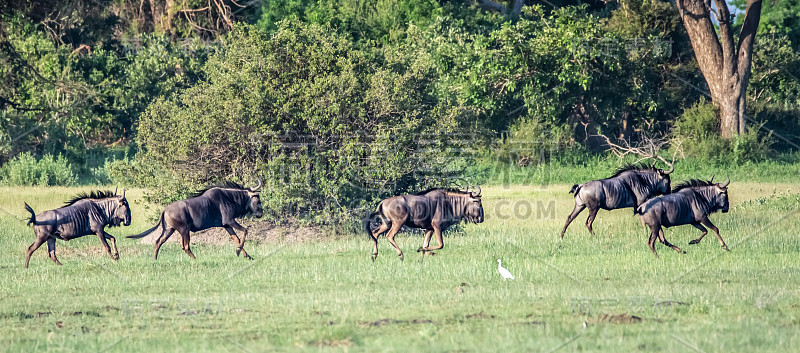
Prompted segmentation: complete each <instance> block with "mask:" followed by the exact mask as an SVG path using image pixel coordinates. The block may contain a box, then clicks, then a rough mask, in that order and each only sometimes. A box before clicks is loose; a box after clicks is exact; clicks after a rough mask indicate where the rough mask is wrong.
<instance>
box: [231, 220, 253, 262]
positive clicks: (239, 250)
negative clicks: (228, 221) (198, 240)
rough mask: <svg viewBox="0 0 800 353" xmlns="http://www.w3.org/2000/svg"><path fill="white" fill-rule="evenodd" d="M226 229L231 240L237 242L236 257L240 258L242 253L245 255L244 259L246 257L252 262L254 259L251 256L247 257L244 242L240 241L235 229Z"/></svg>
mask: <svg viewBox="0 0 800 353" xmlns="http://www.w3.org/2000/svg"><path fill="white" fill-rule="evenodd" d="M224 228H225V230H226V231H228V234H230V235H231V239H233V241H235V242H236V256H239V254H240V253H241V254H243V255H242V257H244V258H245V259H250V260H252V259H253V258H252V257H250V255H247V251H244V240H239V237H237V236H236V233H235V232H234V231H233V227H232V226H225V227H224ZM245 234H247V233H245ZM242 238H244V236H242Z"/></svg>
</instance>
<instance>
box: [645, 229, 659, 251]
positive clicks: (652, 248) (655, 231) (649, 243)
mask: <svg viewBox="0 0 800 353" xmlns="http://www.w3.org/2000/svg"><path fill="white" fill-rule="evenodd" d="M660 230H661V226H660V225H653V226H650V239H649V240H648V241H647V246H649V247H650V251H652V252H653V255H655V256H656V258H658V254H657V253H656V247H655V245H656V239H658V233H659V231H660Z"/></svg>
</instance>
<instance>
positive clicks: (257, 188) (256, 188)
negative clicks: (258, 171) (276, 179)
mask: <svg viewBox="0 0 800 353" xmlns="http://www.w3.org/2000/svg"><path fill="white" fill-rule="evenodd" d="M259 189H261V178H259V179H258V186H256V187H254V188H252V189H250V191H253V192H255V191H258V190H259Z"/></svg>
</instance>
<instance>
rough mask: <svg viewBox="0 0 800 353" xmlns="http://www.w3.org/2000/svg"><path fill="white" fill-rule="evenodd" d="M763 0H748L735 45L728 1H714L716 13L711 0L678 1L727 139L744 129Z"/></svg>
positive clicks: (682, 17)
mask: <svg viewBox="0 0 800 353" xmlns="http://www.w3.org/2000/svg"><path fill="white" fill-rule="evenodd" d="M761 1H762V0H747V12H746V14H745V20H744V23H743V24H742V29H741V31H740V33H739V41H738V45H734V38H733V30H732V21H733V18H732V17H731V14H730V11H729V10H728V4H727V3H726V2H725V0H714V3H715V4H716V6H717V12H713V10H712V9H711V2H710V0H676V1H675V4H676V5H677V7H678V12H679V13H680V16H681V19H682V20H683V25H684V27H686V32H687V33H688V34H689V40H690V41H691V42H692V48H693V49H694V55H695V57H696V58H697V64H698V65H699V66H700V71H701V72H702V73H703V76H704V77H705V79H706V82H707V83H708V88H709V91H710V92H709V93H710V95H711V101H712V102H713V103H714V104H715V105H716V106H717V108H719V114H720V128H721V133H722V137H725V138H728V137H733V136H735V135H737V134H740V133H744V132H745V115H744V114H745V108H746V98H747V84H748V83H749V81H750V67H751V64H752V58H753V43H754V41H755V37H756V32H757V31H758V22H759V20H760V18H761ZM712 13H713V14H714V15H715V17H716V18H717V22H718V24H719V35H717V31H716V29H715V28H714V23H713V22H712V21H711V14H712Z"/></svg>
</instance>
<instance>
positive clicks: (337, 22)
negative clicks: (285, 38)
mask: <svg viewBox="0 0 800 353" xmlns="http://www.w3.org/2000/svg"><path fill="white" fill-rule="evenodd" d="M442 11H443V8H442V5H441V4H440V3H439V1H435V0H400V1H398V0H377V1H376V0H312V1H298V0H277V1H267V2H265V3H264V5H263V6H262V8H261V17H260V18H259V20H258V26H259V27H261V28H263V29H265V30H267V31H269V32H273V31H277V30H278V29H279V28H280V25H279V23H280V22H281V21H282V20H284V19H293V20H300V21H303V22H307V23H313V24H319V25H323V26H328V28H331V29H333V30H336V31H337V32H339V33H341V34H345V35H348V36H351V37H352V38H353V39H354V40H355V41H357V42H359V41H363V42H368V41H380V42H387V41H389V40H390V39H391V38H396V37H398V36H402V34H403V32H404V31H405V29H406V27H407V26H408V25H409V24H413V25H416V26H423V27H424V26H426V25H427V24H428V23H429V22H430V21H431V20H432V19H434V18H436V17H437V16H439V15H441V14H442Z"/></svg>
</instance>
